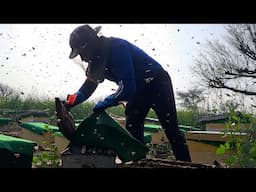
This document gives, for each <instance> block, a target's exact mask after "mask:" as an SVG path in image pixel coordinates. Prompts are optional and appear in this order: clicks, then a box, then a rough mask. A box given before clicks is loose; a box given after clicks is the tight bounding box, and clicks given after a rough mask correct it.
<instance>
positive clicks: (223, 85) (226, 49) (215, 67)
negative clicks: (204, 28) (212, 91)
mask: <svg viewBox="0 0 256 192" xmlns="http://www.w3.org/2000/svg"><path fill="white" fill-rule="evenodd" d="M226 30H227V37H226V38H225V41H224V42H220V41H218V40H216V41H214V42H210V41H208V42H207V45H208V46H207V48H206V50H205V51H203V52H201V54H200V55H199V57H198V59H196V61H195V63H196V66H195V67H194V69H193V71H194V72H195V73H196V74H197V75H198V76H199V77H200V79H201V82H203V84H204V85H205V86H206V87H211V88H217V89H225V90H230V91H233V92H236V93H241V94H244V95H256V25H255V24H231V25H228V26H227V27H226Z"/></svg>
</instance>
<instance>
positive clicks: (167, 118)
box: [125, 70, 191, 161]
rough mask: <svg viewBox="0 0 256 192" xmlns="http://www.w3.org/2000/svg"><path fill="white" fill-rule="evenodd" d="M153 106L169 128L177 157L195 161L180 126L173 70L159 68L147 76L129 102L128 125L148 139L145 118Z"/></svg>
mask: <svg viewBox="0 0 256 192" xmlns="http://www.w3.org/2000/svg"><path fill="white" fill-rule="evenodd" d="M150 108H152V109H153V110H154V111H155V112H156V114H157V116H158V119H159V121H160V123H161V126H162V127H163V129H164V130H165V133H166V136H167V138H168V140H169V142H170V144H171V146H172V150H173V153H174V155H175V158H176V159H177V160H180V161H191V158H190V154H189V150H188V146H187V144H186V140H185V138H184V134H183V133H182V132H181V131H180V130H179V127H178V120H177V112H176V105H175V99H174V94H173V87H172V82H171V78H170V76H169V74H168V73H167V72H166V71H164V70H159V71H157V72H154V73H152V74H151V76H148V77H146V78H145V83H143V86H141V87H140V89H139V90H138V91H137V93H136V95H135V97H134V99H133V100H131V101H129V102H128V103H127V105H126V110H125V115H126V129H127V130H128V131H129V132H130V133H131V134H132V135H133V136H134V137H135V138H136V139H138V140H140V141H142V142H143V140H144V121H145V118H146V116H147V114H148V112H149V110H150Z"/></svg>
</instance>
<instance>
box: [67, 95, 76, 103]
mask: <svg viewBox="0 0 256 192" xmlns="http://www.w3.org/2000/svg"><path fill="white" fill-rule="evenodd" d="M76 97H77V94H73V95H68V96H67V104H68V105H73V104H74V103H75V101H76Z"/></svg>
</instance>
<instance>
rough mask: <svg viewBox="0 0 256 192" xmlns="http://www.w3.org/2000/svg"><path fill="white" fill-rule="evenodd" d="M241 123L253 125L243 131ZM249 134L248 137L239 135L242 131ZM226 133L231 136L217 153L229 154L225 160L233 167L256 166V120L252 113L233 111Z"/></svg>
mask: <svg viewBox="0 0 256 192" xmlns="http://www.w3.org/2000/svg"><path fill="white" fill-rule="evenodd" d="M241 123H251V126H250V127H249V128H248V129H247V130H245V131H242V129H241ZM242 132H244V133H246V134H247V137H246V139H242V138H241V137H239V135H241V133H242ZM224 133H225V134H226V135H227V134H229V135H230V136H231V137H230V139H228V140H227V141H226V142H225V143H224V144H222V145H220V146H219V148H218V149H217V151H216V154H217V155H220V154H224V153H226V154H228V158H226V159H225V160H224V161H225V163H226V164H227V165H229V166H231V167H240V168H256V120H255V118H254V117H253V116H252V115H250V114H242V113H239V112H235V111H231V112H230V113H229V120H228V122H227V124H226V130H225V132H224Z"/></svg>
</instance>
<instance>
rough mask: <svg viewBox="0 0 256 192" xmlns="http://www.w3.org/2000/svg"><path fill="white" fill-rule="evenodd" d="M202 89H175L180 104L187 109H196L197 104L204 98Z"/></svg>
mask: <svg viewBox="0 0 256 192" xmlns="http://www.w3.org/2000/svg"><path fill="white" fill-rule="evenodd" d="M203 92H204V90H203V89H199V88H193V89H190V90H188V91H184V92H183V91H177V96H178V98H177V99H178V100H181V101H182V103H181V105H182V106H183V107H185V108H187V109H192V110H197V109H198V104H199V103H200V102H201V101H203V100H204V96H203V95H202V93H203Z"/></svg>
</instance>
